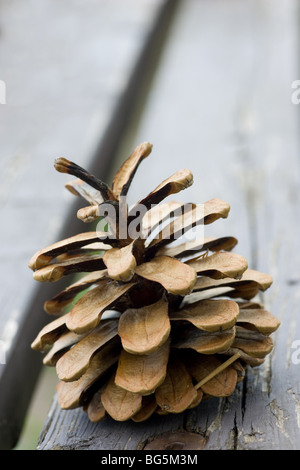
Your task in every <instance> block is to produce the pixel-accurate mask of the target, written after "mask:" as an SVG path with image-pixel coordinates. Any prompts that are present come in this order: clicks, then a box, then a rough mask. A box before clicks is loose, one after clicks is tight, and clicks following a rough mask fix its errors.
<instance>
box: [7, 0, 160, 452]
mask: <svg viewBox="0 0 300 470" xmlns="http://www.w3.org/2000/svg"><path fill="white" fill-rule="evenodd" d="M167 3H168V2H166V1H165V0H154V1H153V0H142V1H141V0H129V1H127V2H120V1H118V0H112V1H109V2H107V1H98V0H88V1H87V2H84V3H83V2H82V1H81V0H68V1H66V2H63V3H61V2H53V1H52V0H43V1H39V0H30V1H28V2H23V1H22V0H12V1H9V2H7V1H5V0H1V1H0V9H1V19H0V29H1V38H0V56H1V59H0V65H1V67H0V69H1V72H0V73H1V75H0V79H1V83H5V84H6V95H7V96H6V104H2V101H3V100H1V104H0V116H1V127H0V141H1V149H0V217H1V245H0V260H1V292H0V301H1V311H0V348H1V349H0V352H1V360H0V362H1V364H0V448H7V447H11V446H13V445H14V444H15V442H16V439H17V436H18V434H19V431H20V428H21V426H22V422H23V418H24V413H25V410H26V408H27V405H28V402H29V400H30V397H31V394H32V389H33V386H34V384H35V381H36V378H37V374H38V372H39V370H40V364H41V358H40V357H38V356H36V355H35V354H34V353H33V352H32V351H31V350H30V342H31V341H32V340H33V338H34V337H35V336H36V334H37V332H38V331H39V329H40V328H41V326H42V325H43V324H44V323H45V322H46V321H48V318H46V315H45V314H43V308H42V307H43V302H44V301H45V299H47V298H51V297H52V296H53V295H54V294H55V293H57V286H55V287H54V286H53V287H52V286H51V287H50V288H46V287H43V288H42V289H41V286H40V285H38V283H35V282H34V281H33V279H32V273H31V272H30V270H29V269H28V267H27V263H28V261H29V259H30V257H31V256H32V255H33V253H34V252H35V251H36V250H37V249H39V248H42V247H44V246H46V245H48V244H49V243H53V242H55V241H58V240H60V239H62V238H63V237H67V236H71V235H74V233H79V232H80V231H82V229H83V227H82V222H80V225H79V223H77V225H76V223H75V222H76V207H77V206H76V203H75V204H74V202H73V201H74V196H72V195H71V194H69V193H68V191H66V190H65V189H64V183H66V182H67V180H69V179H70V178H67V179H66V178H64V177H65V176H66V175H59V174H58V173H56V171H55V170H54V168H53V163H54V159H55V158H56V157H60V156H64V157H67V158H70V159H71V160H75V161H76V162H78V163H79V164H80V165H81V166H83V167H85V168H87V169H88V170H89V171H92V172H95V173H96V174H98V175H99V176H100V177H102V178H103V179H104V180H106V179H107V178H108V176H109V169H110V167H111V164H112V158H113V156H114V155H115V153H116V151H117V148H118V143H119V140H120V136H121V134H122V132H123V131H124V128H125V127H126V125H127V122H128V119H129V116H130V113H131V110H132V100H133V93H134V96H136V94H137V92H138V88H139V86H141V84H142V82H143V80H142V77H143V76H144V74H143V73H142V72H143V70H145V63H148V61H149V57H150V56H151V48H152V46H153V42H155V41H153V38H154V37H155V35H156V30H157V25H158V23H159V18H160V16H161V11H162V9H163V8H164V7H165V5H166V4H167ZM147 79H148V77H147ZM51 168H52V170H51ZM20 390H22V393H21V394H20Z"/></svg>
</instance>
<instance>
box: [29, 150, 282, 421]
mask: <svg viewBox="0 0 300 470" xmlns="http://www.w3.org/2000/svg"><path fill="white" fill-rule="evenodd" d="M151 150H152V146H151V145H150V144H149V143H143V144H141V145H139V146H138V147H137V148H136V149H135V150H134V152H133V153H132V154H131V155H130V157H129V158H128V159H127V160H126V161H125V163H124V164H123V165H122V167H121V168H120V170H119V171H118V173H117V174H116V176H115V178H114V181H113V185H112V188H110V187H109V186H108V185H107V184H105V183H103V182H102V181H100V180H99V179H98V178H96V177H95V176H93V175H91V174H89V173H88V172H87V171H85V170H84V169H83V168H81V167H79V166H78V165H76V164H74V163H72V162H70V161H68V160H66V159H64V158H59V159H57V160H56V161H55V168H56V170H58V171H59V172H63V173H68V174H72V175H73V176H75V177H76V179H75V180H73V181H71V182H70V183H68V184H67V185H66V187H67V188H68V189H69V190H70V191H71V192H72V193H74V194H75V195H80V196H82V197H83V198H84V199H85V200H86V201H88V203H89V204H90V205H89V206H88V207H84V208H82V209H80V210H79V211H78V214H77V215H78V217H79V218H80V219H81V220H83V221H84V222H93V221H97V222H98V223H99V221H100V222H101V225H102V227H104V228H103V229H102V230H96V231H90V232H85V233H81V234H79V235H75V236H74V237H71V238H68V239H66V240H63V241H60V242H58V243H55V244H53V245H51V246H49V247H47V248H45V249H43V250H41V251H39V252H38V253H36V254H35V255H34V256H33V258H32V259H31V261H30V262H29V266H30V268H31V269H32V270H33V271H34V278H35V279H36V280H38V281H57V280H59V279H60V278H62V277H63V276H66V275H69V274H74V273H85V274H84V276H83V277H82V276H81V277H79V279H78V280H77V281H76V282H75V283H73V284H71V285H70V286H69V287H68V288H66V289H65V290H63V291H62V292H60V293H58V294H57V295H56V296H55V297H54V298H53V299H51V300H48V301H46V302H45V305H44V308H45V311H46V312H47V313H49V314H50V315H56V316H57V318H56V319H55V320H54V321H52V322H51V323H49V324H48V325H47V326H45V327H44V328H43V329H42V331H41V332H40V333H39V334H38V336H37V338H36V339H35V340H34V342H33V343H32V348H33V349H36V350H39V351H42V352H46V353H47V354H46V355H45V357H44V361H43V362H44V364H46V365H49V366H56V370H57V375H58V377H59V379H60V381H59V383H58V385H57V393H58V401H59V404H60V406H61V407H62V408H63V409H72V408H76V407H80V406H82V407H83V409H84V410H85V411H86V412H87V413H88V416H89V418H90V420H91V421H99V420H101V419H102V418H104V416H105V415H106V413H108V414H109V415H110V416H111V417H112V418H113V419H115V420H117V421H125V420H127V419H132V420H134V421H144V420H146V419H147V418H148V417H150V416H151V415H152V414H153V413H155V412H156V413H159V414H167V413H180V412H182V411H184V410H186V409H188V408H192V407H195V406H198V404H199V403H200V402H201V400H203V399H204V398H209V397H211V396H214V397H224V396H229V395H231V394H232V393H233V392H234V390H235V387H236V384H237V383H238V382H240V381H241V380H242V379H243V376H244V371H245V367H246V366H247V365H250V366H258V365H260V364H261V363H262V362H263V361H264V358H265V357H266V355H267V354H269V353H270V352H271V350H272V348H273V342H272V339H271V337H270V334H271V333H273V332H274V331H275V330H276V329H277V328H278V326H279V321H278V320H277V319H276V318H275V317H274V316H273V315H271V314H270V313H268V312H267V311H266V310H264V307H263V305H262V304H260V303H257V302H255V301H253V300H252V299H253V298H254V297H255V296H256V294H257V293H258V292H259V291H265V290H266V289H267V288H268V287H269V286H270V285H271V283H272V279H271V277H270V276H269V275H267V274H262V273H260V272H258V271H254V270H251V269H249V268H248V264H247V261H246V259H245V258H244V257H242V256H240V255H238V254H236V253H233V252H231V250H232V249H233V248H234V247H235V245H236V244H237V240H236V239H235V238H234V237H230V236H225V237H222V238H212V237H205V238H204V239H195V240H188V241H186V242H183V243H182V242H181V243H180V244H178V243H177V244H176V240H178V238H179V236H180V235H182V234H183V233H185V234H187V233H190V232H191V229H193V228H194V227H196V226H197V225H199V224H204V225H207V224H210V223H212V222H214V221H215V220H217V219H219V218H226V217H227V216H228V213H229V209H230V207H229V205H228V204H227V203H226V202H224V201H221V200H219V199H212V200H210V201H208V202H206V203H204V204H200V205H196V204H182V203H179V202H168V203H163V204H160V202H161V201H162V200H163V199H165V198H166V197H167V196H170V195H171V194H175V193H177V192H179V191H181V190H183V189H185V188H187V187H189V186H190V185H191V184H192V182H193V176H192V174H191V172H190V171H189V170H185V169H184V170H181V171H179V172H177V173H175V174H174V175H173V176H171V177H170V178H168V179H167V180H165V181H163V183H161V184H160V185H159V186H158V187H157V188H156V189H155V190H154V191H152V192H151V193H150V194H149V195H148V196H147V197H145V198H144V199H142V200H141V201H139V203H138V204H136V205H135V206H133V207H132V208H130V209H128V207H127V203H126V195H127V192H128V189H129V186H130V183H131V181H132V179H133V177H134V175H135V173H136V170H137V168H138V166H139V164H140V163H141V161H142V160H143V159H144V158H145V157H147V156H148V155H149V154H150V152H151ZM143 211H144V212H143ZM137 213H140V217H137ZM106 223H107V226H106V227H105V224H106ZM97 227H99V224H98V225H97ZM172 242H175V243H172ZM66 312H67V313H66Z"/></svg>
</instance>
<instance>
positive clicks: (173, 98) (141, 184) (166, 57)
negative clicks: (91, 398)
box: [38, 0, 300, 450]
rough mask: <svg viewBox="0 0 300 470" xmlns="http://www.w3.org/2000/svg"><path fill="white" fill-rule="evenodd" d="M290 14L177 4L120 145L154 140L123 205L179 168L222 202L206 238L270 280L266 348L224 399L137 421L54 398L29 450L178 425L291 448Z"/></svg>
mask: <svg viewBox="0 0 300 470" xmlns="http://www.w3.org/2000/svg"><path fill="white" fill-rule="evenodd" d="M298 19H299V12H298V2H297V1H296V0H288V1H287V2H284V4H283V3H282V2H280V1H279V0H276V1H274V0H272V1H271V0H267V1H262V0H255V1H252V0H251V1H250V0H249V1H244V2H239V1H238V0H226V1H224V0H223V1H220V0H204V1H201V2H199V1H197V0H185V1H184V2H181V6H180V9H179V11H178V14H177V16H176V19H175V21H174V24H173V29H172V31H171V35H170V37H169V41H168V43H167V45H166V47H165V49H164V53H163V57H162V61H161V63H160V67H159V70H158V72H157V74H156V77H155V81H154V84H153V87H152V89H151V91H150V94H149V97H148V100H147V103H146V106H145V110H144V114H143V116H142V119H141V120H140V121H139V122H138V123H137V125H136V133H135V135H134V138H133V139H131V140H130V139H128V143H127V145H128V149H127V150H129V149H130V148H132V147H134V145H135V144H136V143H138V142H141V141H144V140H149V141H151V142H152V143H153V144H154V149H153V155H152V156H151V158H149V159H147V160H145V162H143V168H141V169H140V170H139V173H138V174H137V176H136V179H135V181H134V183H133V185H132V187H131V192H130V195H129V197H132V202H133V200H134V199H137V198H140V197H141V196H143V195H144V194H145V193H147V192H148V191H149V190H151V189H152V188H153V187H155V186H156V185H157V184H159V183H160V181H161V180H162V179H164V178H165V177H167V176H169V175H170V174H172V173H173V172H175V171H176V170H177V169H179V168H182V167H187V168H190V169H191V170H192V171H193V173H194V177H195V178H194V179H195V183H194V185H193V187H192V188H190V189H189V190H187V191H185V192H184V193H182V195H180V199H181V200H186V201H190V200H196V201H199V202H202V201H204V200H208V199H210V198H211V197H220V198H222V199H225V200H227V201H228V202H229V203H230V204H231V213H230V216H229V218H228V220H226V221H223V220H222V221H221V222H218V223H216V224H214V226H210V227H209V229H207V233H206V234H207V235H210V234H212V233H214V234H215V233H218V234H231V235H234V236H236V237H237V238H238V239H239V245H238V247H237V249H236V251H238V252H239V253H241V254H243V255H244V256H246V257H247V258H248V261H249V264H250V266H251V267H253V268H257V269H260V270H261V271H263V272H268V273H270V274H271V275H272V276H273V278H274V284H273V286H272V287H271V289H270V290H269V291H267V292H266V294H265V295H264V296H263V301H264V303H265V305H266V307H267V308H268V309H269V310H270V311H271V312H272V313H273V314H274V315H276V316H277V317H278V318H279V319H280V320H281V322H282V324H281V327H280V329H279V330H278V332H276V334H275V335H274V340H275V348H274V351H273V352H272V354H271V355H270V356H269V357H268V359H267V360H266V362H265V364H264V365H263V366H261V367H259V368H256V369H249V370H248V371H247V376H246V379H245V381H244V382H243V383H241V384H239V386H238V388H237V390H236V392H235V393H234V395H233V396H232V397H230V398H226V399H221V400H210V401H207V402H205V403H203V404H200V406H199V407H198V408H197V409H194V410H190V411H188V412H187V413H184V414H183V415H178V416H172V417H154V418H152V419H150V421H149V422H148V423H144V424H143V425H140V424H139V425H136V424H133V423H128V424H127V425H124V424H120V423H114V422H113V421H112V420H110V419H109V418H108V419H107V420H105V421H104V422H102V423H99V424H98V425H97V426H95V425H92V424H90V423H88V420H87V418H86V415H85V414H84V413H83V412H82V411H80V410H76V411H69V412H68V411H67V412H60V411H59V409H58V407H57V404H56V402H54V404H53V407H52V409H51V412H50V414H49V418H48V420H47V423H46V427H45V429H44V431H43V433H42V435H41V438H40V442H39V445H38V448H39V449H46V448H47V449H49V448H74V447H75V448H79V449H80V448H104V449H125V448H126V449H136V448H141V447H142V446H143V442H144V443H145V442H147V440H148V439H149V438H152V437H153V436H157V435H159V434H161V433H162V432H164V431H166V430H173V431H176V430H177V429H184V430H187V431H191V432H197V433H200V434H201V435H204V436H206V437H208V443H207V445H206V449H293V450H295V449H297V450H298V449H300V408H299V404H300V385H299V382H300V381H299V378H300V369H299V368H300V364H296V363H295V361H293V360H292V359H293V356H292V354H293V352H294V353H295V352H296V350H295V349H293V347H292V346H293V345H295V343H294V342H295V341H298V340H300V320H299V318H300V316H299V272H300V255H299V240H300V233H299V232H300V227H299V215H300V214H299V207H300V205H299V183H300V175H299V150H300V148H299V147H300V144H299V135H298V119H299V107H297V106H296V105H293V104H292V103H291V92H292V89H291V84H292V82H293V81H294V80H296V79H297V78H299V70H298V63H297V58H298V51H299V44H298V34H299V25H298ZM125 153H126V152H125ZM143 174H144V175H147V178H145V177H143ZM139 175H140V176H141V177H140V178H139ZM298 357H299V355H298ZM64 420H65V421H64ZM71 423H72V426H71Z"/></svg>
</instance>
